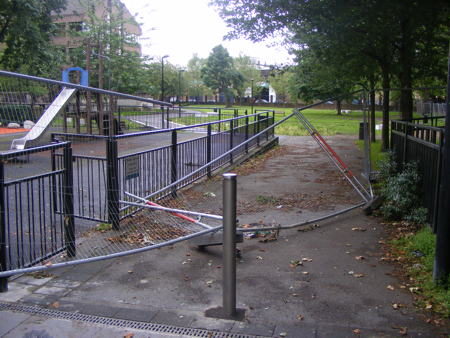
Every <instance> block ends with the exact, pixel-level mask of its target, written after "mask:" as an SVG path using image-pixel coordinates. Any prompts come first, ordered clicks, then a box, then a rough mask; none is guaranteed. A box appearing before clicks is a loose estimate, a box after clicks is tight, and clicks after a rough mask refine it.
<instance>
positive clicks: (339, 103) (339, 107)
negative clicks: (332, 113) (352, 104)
mask: <svg viewBox="0 0 450 338" xmlns="http://www.w3.org/2000/svg"><path fill="white" fill-rule="evenodd" d="M336 111H337V114H338V115H342V101H341V100H336Z"/></svg>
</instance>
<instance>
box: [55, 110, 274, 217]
mask: <svg viewBox="0 0 450 338" xmlns="http://www.w3.org/2000/svg"><path fill="white" fill-rule="evenodd" d="M273 123H274V117H273V113H272V112H267V111H266V112H259V113H257V114H253V115H244V116H240V117H236V118H231V119H227V120H222V121H215V122H209V123H203V124H198V125H193V126H185V127H180V128H176V129H169V130H167V129H166V130H155V131H147V132H141V133H134V134H124V135H117V136H111V137H105V136H87V135H73V134H63V133H58V134H56V133H55V134H53V139H59V140H74V142H73V143H74V145H73V148H74V155H73V161H74V162H73V163H74V175H73V179H74V186H75V187H76V189H75V190H74V214H75V217H78V218H82V219H87V220H93V221H98V222H108V223H114V224H115V226H118V221H119V220H120V219H122V218H124V217H126V216H127V215H129V214H130V213H132V212H133V208H132V207H130V206H124V207H122V208H119V200H125V199H126V196H125V194H124V191H127V192H130V193H133V194H135V195H139V196H148V195H151V194H153V193H155V192H157V191H159V190H161V189H163V188H164V187H166V186H168V185H170V184H172V183H174V182H177V181H180V180H181V179H183V178H184V177H187V176H189V175H190V174H191V173H193V172H194V171H196V170H197V169H198V168H199V167H201V166H204V165H206V164H207V163H209V162H211V161H213V160H215V159H218V158H219V157H221V156H222V155H223V154H224V153H226V152H227V151H229V150H231V149H233V148H236V149H235V150H234V151H232V152H231V153H230V156H226V157H224V158H222V159H220V160H219V161H217V162H215V163H214V164H212V165H211V166H209V167H207V168H205V170H202V171H201V172H199V173H196V174H195V175H194V176H190V177H188V178H186V179H185V180H181V182H180V183H178V184H177V185H176V186H175V187H174V188H173V189H172V193H173V194H175V193H176V190H178V189H181V188H182V187H184V186H186V185H188V184H190V183H192V182H194V181H196V180H198V179H200V178H202V177H204V176H206V175H208V176H209V175H211V172H212V171H214V170H217V169H218V168H220V167H222V166H224V165H226V164H229V163H233V161H234V159H235V158H236V157H237V156H240V155H242V154H244V153H245V152H248V151H249V149H251V148H254V147H257V146H259V145H260V143H261V142H265V141H267V140H269V139H271V138H272V137H273V136H274V131H273V129H270V130H268V131H267V132H265V133H263V134H262V135H260V136H259V137H257V138H255V139H254V140H251V141H250V142H248V143H247V144H245V145H243V146H241V147H239V145H240V144H241V143H243V142H245V141H246V140H248V139H249V138H251V137H252V136H254V135H256V134H258V133H259V132H260V131H262V130H264V129H267V128H268V127H269V126H270V125H272V124H273ZM193 129H203V130H205V132H202V133H198V132H195V133H193V132H191V131H192V130H193ZM77 138H81V139H82V140H81V142H80V140H78V141H75V140H76V139H77ZM79 143H81V144H82V145H81V146H79V145H78V144H79ZM90 153H94V154H95V155H88V154H90ZM56 158H57V161H55V164H54V165H55V168H56V169H59V168H61V163H62V154H61V153H57V154H56ZM160 197H163V196H160Z"/></svg>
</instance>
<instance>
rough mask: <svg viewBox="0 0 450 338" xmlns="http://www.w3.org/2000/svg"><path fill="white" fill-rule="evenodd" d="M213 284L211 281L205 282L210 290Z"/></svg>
mask: <svg viewBox="0 0 450 338" xmlns="http://www.w3.org/2000/svg"><path fill="white" fill-rule="evenodd" d="M213 282H214V281H212V280H209V281H206V285H207V286H208V287H209V288H210V287H211V285H212V283H213Z"/></svg>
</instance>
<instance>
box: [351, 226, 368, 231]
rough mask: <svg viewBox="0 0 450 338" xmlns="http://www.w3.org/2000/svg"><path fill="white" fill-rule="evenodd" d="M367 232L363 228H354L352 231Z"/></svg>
mask: <svg viewBox="0 0 450 338" xmlns="http://www.w3.org/2000/svg"><path fill="white" fill-rule="evenodd" d="M366 230H367V229H366V228H361V227H355V228H352V231H366Z"/></svg>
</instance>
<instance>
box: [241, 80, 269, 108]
mask: <svg viewBox="0 0 450 338" xmlns="http://www.w3.org/2000/svg"><path fill="white" fill-rule="evenodd" d="M259 87H262V88H263V90H262V93H261V94H258V95H254V96H255V97H256V96H258V97H257V100H262V102H268V103H273V102H277V93H276V92H275V89H273V87H272V86H271V85H270V84H269V83H268V82H257V83H255V84H254V85H253V93H260V90H257V89H258V88H259ZM245 96H246V97H248V98H250V97H251V96H252V88H251V87H248V88H247V89H246V90H245Z"/></svg>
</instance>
